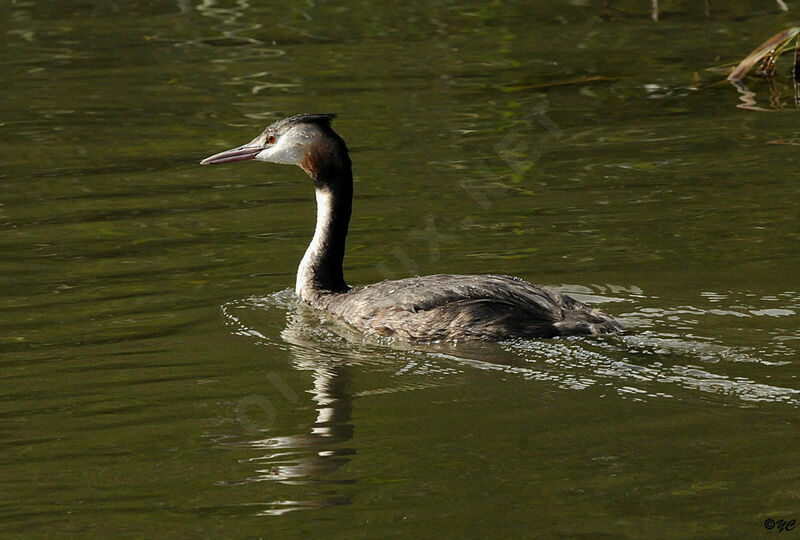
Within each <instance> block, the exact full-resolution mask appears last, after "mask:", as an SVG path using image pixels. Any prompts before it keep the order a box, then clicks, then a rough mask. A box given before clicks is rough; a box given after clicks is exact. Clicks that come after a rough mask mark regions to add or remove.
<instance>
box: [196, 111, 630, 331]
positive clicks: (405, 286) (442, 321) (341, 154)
mask: <svg viewBox="0 0 800 540" xmlns="http://www.w3.org/2000/svg"><path fill="white" fill-rule="evenodd" d="M335 116H336V115H334V114H303V115H298V116H292V117H290V118H286V119H284V120H280V121H278V122H275V123H274V124H272V125H270V126H269V127H267V128H266V129H265V130H264V132H263V133H261V134H260V135H259V136H258V137H256V138H255V139H253V140H252V141H250V142H249V143H247V144H245V145H244V146H240V147H238V148H233V149H231V150H226V151H225V152H220V153H219V154H215V155H213V156H211V157H208V158H206V159H204V160H203V161H201V164H203V165H215V164H220V163H230V162H234V161H244V160H252V159H255V160H258V161H266V162H271V163H284V164H294V165H299V166H300V167H301V168H302V169H303V170H304V171H305V172H306V173H307V174H308V175H309V176H310V177H311V179H312V181H313V183H314V189H315V192H316V198H317V224H316V228H315V230H314V237H313V239H312V240H311V244H309V246H308V249H306V252H305V255H304V256H303V259H302V261H301V262H300V266H299V268H298V269H297V281H296V285H295V292H296V293H297V296H298V297H299V298H300V299H301V300H302V301H303V302H305V303H307V304H309V305H311V306H313V307H314V308H317V309H321V310H324V311H327V312H330V313H332V314H334V315H337V316H339V317H341V318H342V319H344V320H345V321H346V322H347V323H349V324H350V325H351V326H353V327H355V328H357V329H358V330H360V331H362V332H366V333H371V334H375V335H379V336H387V337H395V338H401V339H406V340H412V341H425V342H432V341H460V340H504V339H512V338H536V337H555V336H568V335H596V334H610V333H615V332H620V331H621V330H622V326H621V325H620V324H619V323H618V322H617V321H615V320H614V319H613V318H611V317H609V316H608V315H606V314H604V313H602V312H600V311H598V310H596V309H592V308H590V307H589V306H587V305H585V304H583V303H581V302H578V301H577V300H575V299H573V298H571V297H569V296H567V295H564V294H561V293H560V292H558V291H555V290H552V289H549V288H546V287H538V286H534V285H531V284H530V283H528V282H526V281H523V280H521V279H519V278H515V277H510V276H502V275H457V274H436V275H432V276H423V277H414V278H407V279H400V280H392V281H381V282H380V283H375V284H372V285H366V286H363V287H354V288H351V287H349V286H348V285H347V283H346V282H345V280H344V274H343V272H342V263H343V261H344V252H345V241H346V239H347V228H348V226H349V224H350V213H351V209H352V204H353V173H352V166H351V162H350V155H349V153H348V151H347V145H346V144H345V142H344V140H343V139H342V138H341V137H340V136H339V135H338V134H337V133H336V132H335V131H334V130H333V128H332V127H331V120H332V119H333V118H335Z"/></svg>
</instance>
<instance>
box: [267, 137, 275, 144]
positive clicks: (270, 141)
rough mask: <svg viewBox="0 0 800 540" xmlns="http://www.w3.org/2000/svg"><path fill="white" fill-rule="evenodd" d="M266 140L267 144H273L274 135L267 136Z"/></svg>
mask: <svg viewBox="0 0 800 540" xmlns="http://www.w3.org/2000/svg"><path fill="white" fill-rule="evenodd" d="M267 142H268V143H269V144H275V136H274V135H270V136H269V137H267Z"/></svg>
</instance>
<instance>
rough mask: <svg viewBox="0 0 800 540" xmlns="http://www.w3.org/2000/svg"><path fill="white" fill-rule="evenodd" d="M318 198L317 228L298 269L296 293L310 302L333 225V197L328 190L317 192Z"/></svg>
mask: <svg viewBox="0 0 800 540" xmlns="http://www.w3.org/2000/svg"><path fill="white" fill-rule="evenodd" d="M316 196H317V226H316V228H315V229H314V238H313V239H312V240H311V243H310V244H309V245H308V249H306V254H305V255H303V260H301V261H300V266H299V267H298V268H297V282H296V283H295V293H297V296H299V297H300V299H301V300H303V301H305V302H309V301H310V300H311V294H312V293H313V291H314V289H315V286H314V277H315V276H316V271H317V270H316V266H317V264H318V263H319V261H320V259H321V258H322V255H323V253H324V251H325V249H326V244H327V242H328V240H329V237H330V231H331V223H332V221H333V195H332V194H331V192H330V191H327V190H321V189H318V190H316Z"/></svg>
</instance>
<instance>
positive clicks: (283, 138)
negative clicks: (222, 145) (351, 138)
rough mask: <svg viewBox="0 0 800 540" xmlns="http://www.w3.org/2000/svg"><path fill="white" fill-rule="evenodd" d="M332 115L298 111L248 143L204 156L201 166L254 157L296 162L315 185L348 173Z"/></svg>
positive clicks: (344, 150) (271, 161)
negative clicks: (297, 113)
mask: <svg viewBox="0 0 800 540" xmlns="http://www.w3.org/2000/svg"><path fill="white" fill-rule="evenodd" d="M335 117H336V115H335V114H300V115H297V116H292V117H289V118H286V119H284V120H280V121H278V122H275V123H273V124H272V125H270V126H268V127H267V129H265V130H264V131H263V132H262V133H261V134H260V135H259V136H258V137H256V138H255V139H253V140H252V141H250V142H249V143H247V144H245V145H243V146H239V147H237V148H232V149H230V150H226V151H224V152H220V153H219V154H214V155H213V156H211V157H207V158H206V159H204V160H203V161H201V162H200V163H201V164H202V165H217V164H221V163H231V162H234V161H246V160H251V159H255V160H257V161H266V162H269V163H283V164H288V165H298V166H300V167H302V168H303V170H305V171H306V172H307V173H308V174H309V175H310V176H311V177H312V178H313V179H314V181H315V183H316V184H317V187H318V188H319V187H332V186H326V185H325V184H330V183H332V182H336V181H337V179H338V178H340V177H342V176H343V175H349V174H350V157H349V156H348V153H347V146H346V145H345V143H344V141H343V140H342V138H341V137H339V135H338V134H337V133H336V132H335V131H333V128H331V120H332V119H333V118H335Z"/></svg>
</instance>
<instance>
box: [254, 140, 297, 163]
mask: <svg viewBox="0 0 800 540" xmlns="http://www.w3.org/2000/svg"><path fill="white" fill-rule="evenodd" d="M256 159H257V160H259V161H267V162H269V163H284V164H287V165H297V164H299V163H300V162H301V161H302V160H303V149H302V147H301V145H300V144H299V143H298V142H296V141H286V142H283V141H278V144H276V145H275V146H270V147H269V148H266V149H264V150H262V151H261V152H259V153H258V154H257V155H256Z"/></svg>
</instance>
